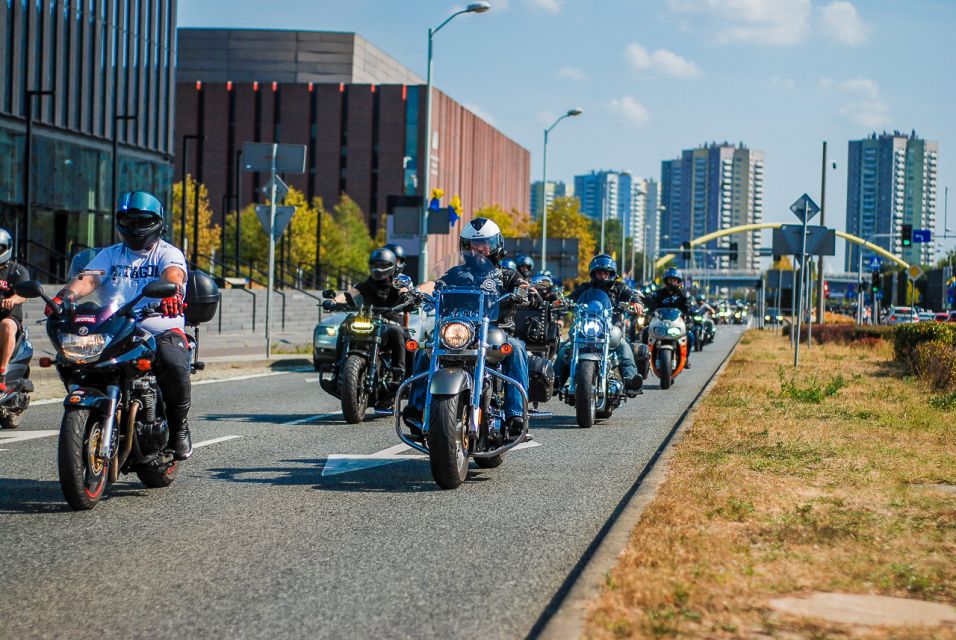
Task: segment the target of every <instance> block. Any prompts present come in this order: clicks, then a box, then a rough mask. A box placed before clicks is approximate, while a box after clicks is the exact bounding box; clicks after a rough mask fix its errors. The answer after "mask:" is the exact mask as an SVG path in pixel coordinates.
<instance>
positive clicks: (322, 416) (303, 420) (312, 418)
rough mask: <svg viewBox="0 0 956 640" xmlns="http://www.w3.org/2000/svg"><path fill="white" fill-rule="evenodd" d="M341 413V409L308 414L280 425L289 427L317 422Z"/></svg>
mask: <svg viewBox="0 0 956 640" xmlns="http://www.w3.org/2000/svg"><path fill="white" fill-rule="evenodd" d="M340 415H342V412H341V411H335V412H333V413H320V414H318V415H315V416H309V417H308V418H299V419H298V420H291V421H289V422H283V423H281V424H280V425H279V426H280V427H291V426H292V425H296V424H307V423H309V422H318V421H319V420H325V419H326V418H334V417H335V416H340Z"/></svg>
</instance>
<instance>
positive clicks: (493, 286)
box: [481, 278, 498, 293]
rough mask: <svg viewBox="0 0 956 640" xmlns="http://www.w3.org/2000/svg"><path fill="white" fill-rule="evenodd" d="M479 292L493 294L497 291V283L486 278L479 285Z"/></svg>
mask: <svg viewBox="0 0 956 640" xmlns="http://www.w3.org/2000/svg"><path fill="white" fill-rule="evenodd" d="M481 290H482V291H487V292H488V293H495V292H496V291H497V290H498V283H497V282H495V281H494V280H492V279H491V278H488V279H487V280H485V281H484V282H482V283H481Z"/></svg>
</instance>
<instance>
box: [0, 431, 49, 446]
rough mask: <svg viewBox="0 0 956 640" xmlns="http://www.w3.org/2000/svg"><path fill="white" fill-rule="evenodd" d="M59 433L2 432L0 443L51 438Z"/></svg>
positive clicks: (0, 432)
mask: <svg viewBox="0 0 956 640" xmlns="http://www.w3.org/2000/svg"><path fill="white" fill-rule="evenodd" d="M59 433H60V432H59V431H0V442H2V443H3V444H11V443H14V442H25V441H27V440H36V439H37V438H49V437H52V436H55V435H59Z"/></svg>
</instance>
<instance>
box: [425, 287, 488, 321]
mask: <svg viewBox="0 0 956 640" xmlns="http://www.w3.org/2000/svg"><path fill="white" fill-rule="evenodd" d="M440 296H441V299H440V300H439V302H438V317H439V318H442V319H444V318H453V317H455V318H470V319H472V320H474V321H476V322H477V321H479V320H480V319H481V318H482V317H485V316H487V317H488V319H489V320H491V321H492V322H494V321H495V320H497V319H498V307H499V305H498V304H492V303H493V302H494V300H495V298H497V296H495V295H493V294H492V295H489V294H487V293H484V292H482V291H481V290H480V289H443V290H442V291H441V292H440Z"/></svg>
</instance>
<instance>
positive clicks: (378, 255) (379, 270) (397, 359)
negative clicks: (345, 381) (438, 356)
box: [336, 246, 408, 380]
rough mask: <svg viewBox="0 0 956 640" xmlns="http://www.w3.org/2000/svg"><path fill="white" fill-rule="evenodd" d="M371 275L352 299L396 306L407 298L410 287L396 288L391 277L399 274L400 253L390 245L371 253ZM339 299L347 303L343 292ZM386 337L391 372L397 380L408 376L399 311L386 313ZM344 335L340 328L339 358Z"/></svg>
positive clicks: (383, 343)
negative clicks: (359, 298)
mask: <svg viewBox="0 0 956 640" xmlns="http://www.w3.org/2000/svg"><path fill="white" fill-rule="evenodd" d="M368 272H369V276H368V278H366V279H365V280H363V281H362V282H360V283H358V284H357V285H355V286H354V287H352V288H351V289H349V294H350V295H351V296H352V299H353V300H354V299H356V298H358V297H359V296H361V299H362V302H363V303H364V304H367V305H371V306H373V307H397V306H398V305H400V304H401V303H402V302H404V301H405V300H407V295H408V290H407V289H401V290H399V289H396V288H395V287H393V286H392V280H393V279H394V278H395V276H396V275H398V273H399V271H398V256H396V255H395V252H394V251H392V250H391V249H389V248H388V247H387V246H386V247H383V248H381V249H376V250H375V251H373V252H372V253H371V254H369V257H368ZM336 302H339V303H345V302H346V298H345V294H344V293H343V294H340V295H339V296H338V297H337V299H336ZM381 315H382V319H383V320H385V323H384V324H383V333H384V335H383V341H382V347H383V348H384V349H386V350H387V351H386V352H387V353H389V354H390V356H391V361H392V374H393V377H394V378H395V379H396V380H402V379H403V378H404V377H405V339H406V336H405V327H404V326H403V325H402V315H401V313H400V312H397V311H396V312H393V313H383V314H381ZM342 341H343V336H342V333H341V332H339V337H338V341H337V343H336V362H338V357H339V355H340V352H341V349H342Z"/></svg>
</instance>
